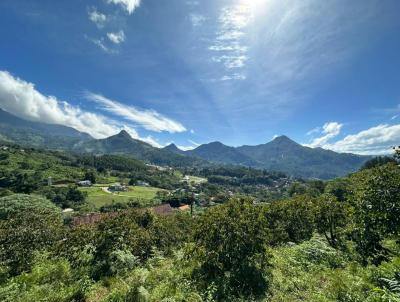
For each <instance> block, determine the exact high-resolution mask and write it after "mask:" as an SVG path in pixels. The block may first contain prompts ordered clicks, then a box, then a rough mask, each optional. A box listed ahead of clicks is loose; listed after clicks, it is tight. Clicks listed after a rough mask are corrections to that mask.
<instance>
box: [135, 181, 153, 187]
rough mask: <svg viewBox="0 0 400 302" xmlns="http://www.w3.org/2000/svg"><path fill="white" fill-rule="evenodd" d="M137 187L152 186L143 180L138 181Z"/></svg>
mask: <svg viewBox="0 0 400 302" xmlns="http://www.w3.org/2000/svg"><path fill="white" fill-rule="evenodd" d="M136 185H137V186H139V187H150V184H149V183H148V182H145V181H142V180H138V181H137V182H136Z"/></svg>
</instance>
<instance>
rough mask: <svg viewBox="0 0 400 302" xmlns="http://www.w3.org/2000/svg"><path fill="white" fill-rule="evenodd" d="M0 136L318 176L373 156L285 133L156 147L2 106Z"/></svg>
mask: <svg viewBox="0 0 400 302" xmlns="http://www.w3.org/2000/svg"><path fill="white" fill-rule="evenodd" d="M0 140H3V141H6V142H14V143H17V144H21V145H29V146H34V147H41V148H48V149H59V150H68V151H74V152H80V153H93V154H121V155H128V156H132V157H135V158H137V159H140V160H144V161H148V162H150V163H154V164H157V165H170V166H175V167H177V166H181V167H186V166H198V165H207V164H208V162H211V163H218V164H232V165H242V166H249V167H253V168H260V169H267V170H273V171H280V172H284V173H286V174H288V175H292V176H296V177H303V178H318V179H331V178H335V177H338V176H344V175H346V174H348V173H351V172H354V171H356V170H358V169H359V168H360V167H361V166H362V165H363V164H364V163H365V162H366V161H367V160H369V159H370V158H371V157H370V156H361V155H355V154H345V153H336V152H333V151H329V150H324V149H322V148H309V147H304V146H302V145H300V144H298V143H296V142H294V141H293V140H291V139H290V138H288V137H286V136H280V137H277V138H275V139H274V140H273V141H271V142H269V143H266V144H262V145H257V146H241V147H229V146H226V145H224V144H222V143H220V142H213V143H209V144H204V145H201V146H199V147H197V148H196V149H194V150H189V151H183V150H180V149H179V148H178V147H177V146H176V145H174V144H171V145H168V146H167V147H165V148H163V149H159V148H155V147H153V146H151V145H150V144H147V143H145V142H143V141H140V140H137V139H133V138H132V137H131V136H130V135H129V134H128V133H127V132H126V131H121V132H120V133H119V134H117V135H114V136H110V137H108V138H105V139H94V138H92V137H91V136H90V135H89V134H86V133H82V132H79V131H77V130H75V129H73V128H70V127H65V126H61V125H52V124H44V123H38V122H32V121H27V120H24V119H21V118H18V117H16V116H14V115H12V114H10V113H7V112H6V111H4V110H1V109H0Z"/></svg>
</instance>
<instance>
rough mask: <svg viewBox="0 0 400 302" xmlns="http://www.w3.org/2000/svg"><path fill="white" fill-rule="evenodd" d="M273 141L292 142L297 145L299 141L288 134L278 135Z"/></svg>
mask: <svg viewBox="0 0 400 302" xmlns="http://www.w3.org/2000/svg"><path fill="white" fill-rule="evenodd" d="M272 142H274V143H292V144H296V145H297V143H296V142H295V141H294V140H292V139H290V138H289V137H287V136H286V135H281V136H277V137H275V138H274V139H273V140H272Z"/></svg>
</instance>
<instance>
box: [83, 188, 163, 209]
mask: <svg viewBox="0 0 400 302" xmlns="http://www.w3.org/2000/svg"><path fill="white" fill-rule="evenodd" d="M104 187H106V186H105V185H104ZM80 190H81V191H83V192H87V193H88V196H87V198H86V201H87V203H88V204H89V205H90V206H92V207H94V208H95V209H99V208H101V207H102V206H105V205H110V204H112V203H114V202H115V203H117V202H122V203H127V202H129V201H130V200H132V199H133V200H135V201H140V203H141V206H143V207H145V206H151V205H154V204H156V203H157V202H155V201H153V199H154V197H156V194H157V192H158V191H162V189H159V188H154V187H129V191H128V192H120V193H119V194H111V193H107V192H104V191H103V189H102V188H101V187H91V188H80Z"/></svg>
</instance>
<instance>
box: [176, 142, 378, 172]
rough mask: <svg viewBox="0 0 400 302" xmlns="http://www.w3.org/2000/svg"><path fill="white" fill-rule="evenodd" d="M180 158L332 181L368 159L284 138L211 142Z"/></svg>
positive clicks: (357, 167) (353, 169) (355, 168)
mask: <svg viewBox="0 0 400 302" xmlns="http://www.w3.org/2000/svg"><path fill="white" fill-rule="evenodd" d="M184 154H186V155H188V156H195V157H198V158H203V159H205V160H208V161H213V162H218V163H223V164H236V165H245V166H250V167H253V168H260V169H267V170H273V171H280V172H284V173H286V174H288V175H292V176H295V177H303V178H318V179H332V178H335V177H340V176H344V175H347V174H349V173H351V172H354V171H357V170H358V169H359V168H360V167H361V166H362V165H363V164H364V163H365V162H366V161H367V160H369V159H370V158H371V157H370V156H361V155H355V154H349V153H337V152H333V151H330V150H324V149H322V148H309V147H305V146H302V145H300V144H298V143H296V142H295V141H293V140H291V139H290V138H288V137H287V136H280V137H277V138H275V139H274V140H273V141H271V142H269V143H266V144H262V145H257V146H241V147H237V148H234V147H228V146H226V145H224V144H222V143H219V142H214V143H210V144H205V145H201V146H199V147H197V148H196V149H194V150H191V151H186V152H184Z"/></svg>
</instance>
